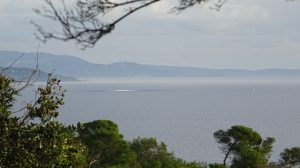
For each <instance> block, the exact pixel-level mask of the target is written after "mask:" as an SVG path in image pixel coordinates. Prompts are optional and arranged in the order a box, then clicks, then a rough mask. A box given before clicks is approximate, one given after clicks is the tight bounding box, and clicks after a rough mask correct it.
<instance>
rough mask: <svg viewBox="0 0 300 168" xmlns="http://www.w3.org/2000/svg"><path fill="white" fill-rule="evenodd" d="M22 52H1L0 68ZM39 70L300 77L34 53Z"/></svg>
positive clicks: (23, 61) (297, 72) (299, 73)
mask: <svg viewBox="0 0 300 168" xmlns="http://www.w3.org/2000/svg"><path fill="white" fill-rule="evenodd" d="M21 54H22V52H16V51H7V50H6V51H3V50H2V51H1V50H0V62H1V64H0V66H2V67H5V66H8V65H9V64H10V63H11V62H13V61H14V60H15V59H16V58H18V56H20V55H21ZM36 55H37V53H25V54H24V56H23V57H22V58H20V59H19V60H18V61H17V62H16V63H15V64H14V66H15V67H23V68H32V67H35V64H36ZM38 55H39V62H38V64H39V67H40V69H41V70H42V71H45V72H54V73H55V74H56V73H57V74H62V75H65V76H74V77H83V78H84V77H300V69H282V68H269V69H261V70H245V69H210V68H198V67H189V66H184V67H183V66H168V65H149V64H139V63H135V62H128V61H121V62H115V63H111V64H95V63H90V62H88V61H85V60H83V59H80V58H78V57H74V56H69V55H54V54H49V53H43V52H40V53H38Z"/></svg>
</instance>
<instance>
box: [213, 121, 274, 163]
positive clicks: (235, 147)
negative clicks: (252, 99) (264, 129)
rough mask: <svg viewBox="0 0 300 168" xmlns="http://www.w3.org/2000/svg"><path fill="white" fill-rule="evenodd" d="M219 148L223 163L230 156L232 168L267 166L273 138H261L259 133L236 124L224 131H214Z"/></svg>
mask: <svg viewBox="0 0 300 168" xmlns="http://www.w3.org/2000/svg"><path fill="white" fill-rule="evenodd" d="M214 137H215V139H216V141H217V142H218V143H219V144H221V146H220V149H221V151H222V152H223V153H224V154H225V157H224V160H223V165H224V166H226V162H227V159H229V158H231V167H233V168H264V167H268V159H269V157H270V152H271V150H272V144H273V143H274V142H275V139H274V138H267V139H266V140H263V139H262V138H261V136H260V135H259V133H257V132H256V131H254V130H252V129H251V128H248V127H245V126H241V125H236V126H232V127H231V128H230V129H228V130H226V131H224V130H219V131H216V132H215V133H214Z"/></svg>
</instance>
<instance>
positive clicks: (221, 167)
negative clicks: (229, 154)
mask: <svg viewBox="0 0 300 168" xmlns="http://www.w3.org/2000/svg"><path fill="white" fill-rule="evenodd" d="M208 167H209V168H228V167H227V166H224V165H223V164H219V163H213V164H209V166H208Z"/></svg>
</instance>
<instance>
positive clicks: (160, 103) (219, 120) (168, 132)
mask: <svg viewBox="0 0 300 168" xmlns="http://www.w3.org/2000/svg"><path fill="white" fill-rule="evenodd" d="M63 86H64V87H65V88H66V89H67V94H66V98H65V102H66V105H65V106H64V107H63V108H62V109H61V111H63V112H62V114H61V116H60V119H61V120H62V121H63V122H65V123H76V122H79V121H80V122H86V121H92V120H97V119H109V120H112V121H114V122H116V123H117V124H118V125H119V128H120V132H121V133H122V134H123V135H124V136H125V138H126V139H128V140H131V139H133V138H136V137H138V136H140V137H156V138H157V139H158V140H159V141H164V142H165V143H166V144H167V145H168V149H169V150H171V151H174V152H175V154H176V155H177V156H180V157H182V158H184V159H187V160H197V161H207V162H213V161H218V162H221V160H222V158H223V155H222V154H221V153H220V151H219V149H218V144H217V143H215V140H214V138H213V133H214V132H215V131H217V130H218V129H228V128H230V126H232V125H237V124H241V125H245V126H248V127H251V128H253V129H254V130H256V131H258V132H259V133H260V134H261V135H262V136H263V137H264V138H265V137H267V136H270V137H274V138H276V143H275V145H274V153H273V155H272V159H273V160H274V159H277V158H278V155H279V152H280V151H282V150H283V149H284V148H287V147H293V146H299V145H300V135H299V128H300V114H299V111H300V103H299V100H300V80H299V79H262V78H261V79H256V78H250V79H246V78H245V79H243V78H129V79H125V78H124V79H122V78H121V79H109V78H102V79H87V81H83V82H74V83H64V84H63Z"/></svg>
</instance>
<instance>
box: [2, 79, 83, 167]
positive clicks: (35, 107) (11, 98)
mask: <svg viewBox="0 0 300 168" xmlns="http://www.w3.org/2000/svg"><path fill="white" fill-rule="evenodd" d="M13 82H14V81H13V80H12V79H10V78H8V77H5V76H2V75H0V92H1V98H0V99H1V100H0V101H1V102H0V167H8V168H9V167H24V168H27V167H28V168H31V167H32V168H34V167H75V166H80V165H81V164H82V163H83V160H84V155H83V153H84V147H83V146H82V145H81V143H79V142H78V141H76V140H75V139H74V138H73V137H74V128H72V127H66V126H64V125H62V124H61V123H59V122H58V121H57V120H56V117H57V115H58V112H57V109H58V107H59V106H60V105H62V104H63V99H62V97H63V93H64V91H63V90H62V89H61V88H60V86H59V81H58V80H56V79H51V78H49V80H48V82H47V84H46V86H45V88H43V87H40V88H39V89H38V91H37V97H38V98H37V100H36V101H35V102H34V103H32V104H28V105H27V106H26V107H25V108H24V109H23V111H22V112H23V114H18V115H17V114H15V112H13V111H12V107H13V105H14V103H15V96H16V95H18V94H19V92H20V91H21V90H20V89H18V88H16V86H15V85H14V83H13Z"/></svg>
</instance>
